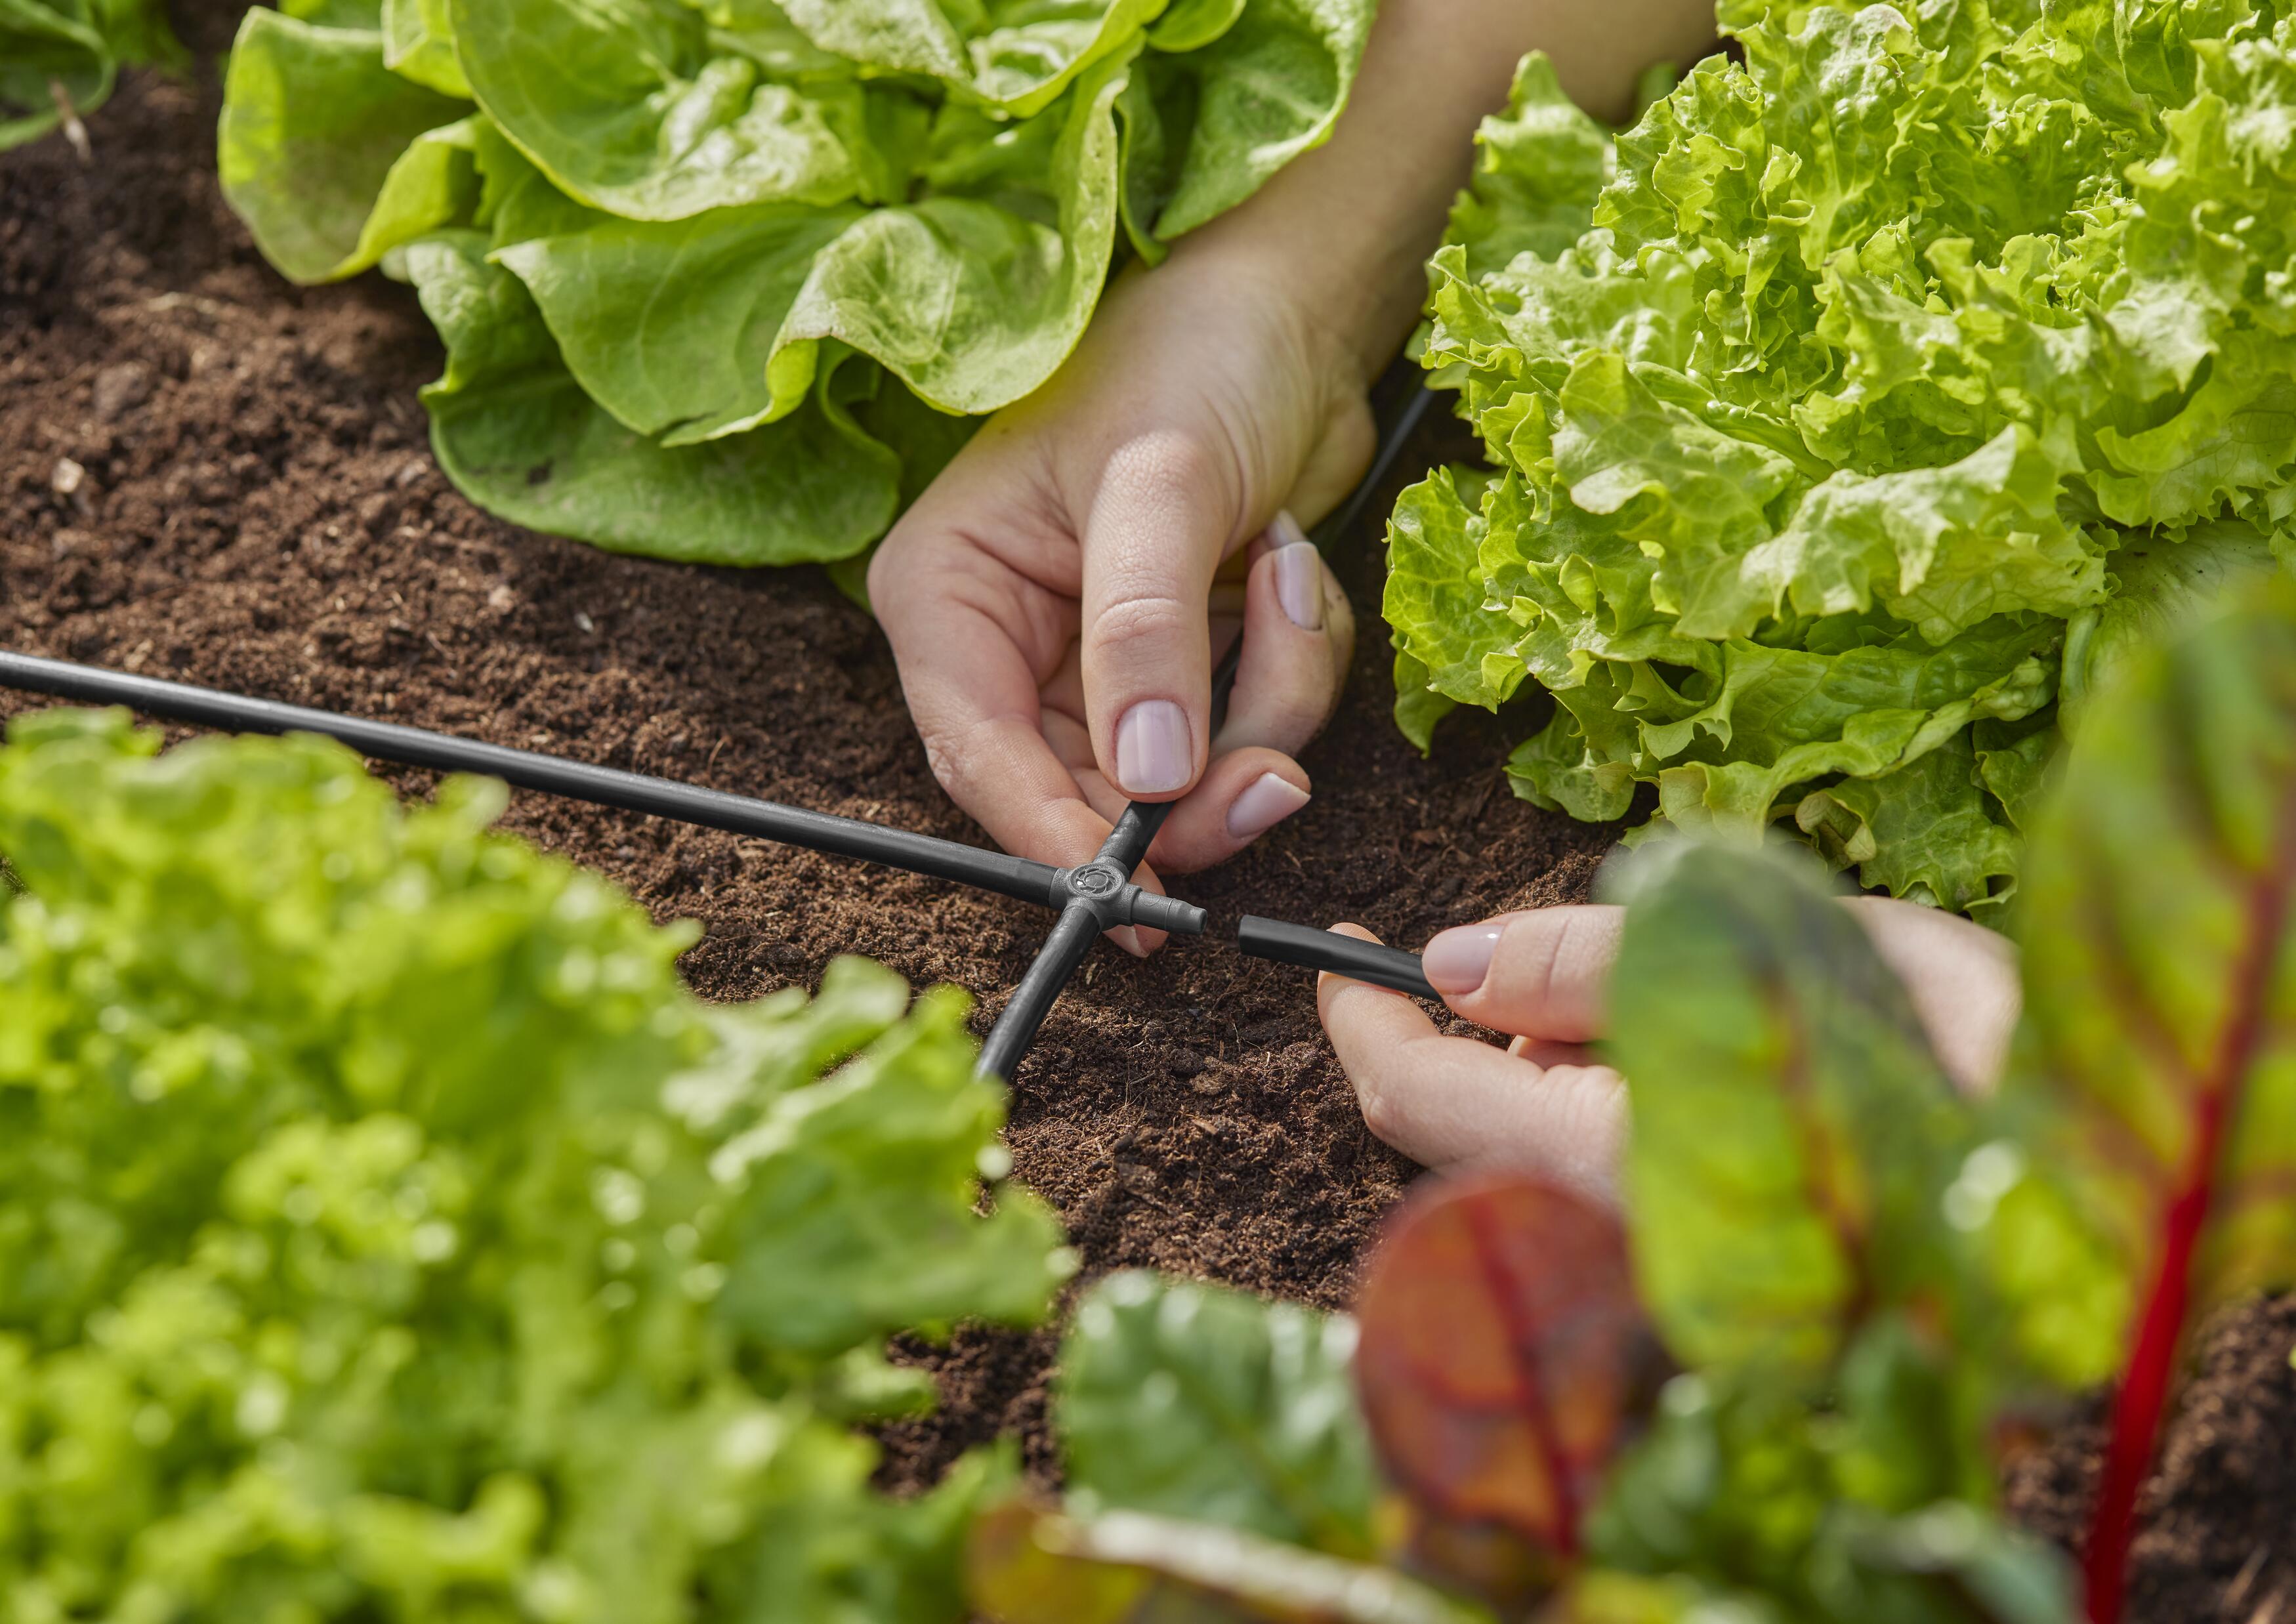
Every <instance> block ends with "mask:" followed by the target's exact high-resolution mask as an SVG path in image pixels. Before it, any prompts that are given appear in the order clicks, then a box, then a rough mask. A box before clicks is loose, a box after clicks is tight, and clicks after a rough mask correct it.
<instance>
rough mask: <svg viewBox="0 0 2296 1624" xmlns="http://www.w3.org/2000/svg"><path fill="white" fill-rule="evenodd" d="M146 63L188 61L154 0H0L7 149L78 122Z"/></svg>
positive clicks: (1, 126)
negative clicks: (123, 75)
mask: <svg viewBox="0 0 2296 1624" xmlns="http://www.w3.org/2000/svg"><path fill="white" fill-rule="evenodd" d="M147 64H151V65H157V66H160V67H163V68H181V67H183V66H184V64H185V58H184V48H183V46H182V45H178V44H177V43H176V37H175V35H174V34H173V33H171V32H170V31H169V30H168V16H167V11H166V9H165V7H163V6H161V5H160V4H156V3H155V0H0V152H6V151H7V150H8V149H9V148H10V147H13V146H21V145H22V144H24V143H25V142H27V141H36V140H37V139H38V138H39V137H41V136H42V135H46V134H47V133H48V132H49V131H50V130H53V129H55V128H57V127H59V126H72V127H76V126H77V121H78V119H80V118H82V117H84V116H85V115H86V114H88V113H92V112H94V111H95V110H96V109H97V108H99V107H101V106H102V105H103V104H104V103H105V102H107V101H108V100H110V99H111V87H112V86H113V84H114V83H115V82H116V81H117V80H118V78H119V70H120V69H122V68H123V67H136V66H143V65H147ZM75 139H76V140H80V141H84V140H86V135H84V134H83V135H78V136H76V137H75Z"/></svg>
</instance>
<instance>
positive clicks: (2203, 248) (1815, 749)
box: [1387, 0, 2296, 908]
mask: <svg viewBox="0 0 2296 1624" xmlns="http://www.w3.org/2000/svg"><path fill="white" fill-rule="evenodd" d="M1722 21H1723V24H1724V27H1725V29H1726V31H1727V32H1729V33H1730V34H1732V35H1733V36H1734V37H1735V38H1736V40H1737V42H1738V44H1739V45H1740V46H1741V47H1742V48H1743V62H1733V61H1728V60H1725V59H1723V58H1719V57H1718V58H1716V59H1713V60H1711V61H1710V62H1705V63H1702V64H1701V65H1700V66H1699V67H1698V68H1697V69H1695V70H1693V71H1692V72H1691V73H1690V74H1689V75H1687V76H1686V77H1685V78H1684V79H1683V80H1682V81H1681V83H1680V84H1679V85H1677V86H1676V87H1675V88H1674V89H1673V90H1672V92H1671V93H1669V94H1667V95H1666V96H1664V97H1663V98H1661V100H1659V101H1658V102H1656V103H1653V104H1652V106H1651V107H1650V108H1649V109H1648V110H1647V111H1645V112H1644V115H1643V117H1642V118H1641V119H1640V120H1639V121H1638V122H1637V123H1636V126H1635V127H1633V128H1632V129H1630V130H1628V131H1626V132H1625V133H1623V134H1620V135H1618V136H1617V137H1616V139H1615V141H1612V140H1610V139H1607V138H1606V137H1605V136H1604V135H1603V132H1601V131H1600V130H1599V129H1598V128H1597V127H1595V126H1594V125H1593V124H1592V123H1591V122H1589V121H1588V120H1587V119H1585V118H1583V117H1582V116H1580V115H1579V114H1578V113H1577V112H1575V111H1573V110H1571V109H1570V107H1569V106H1568V105H1567V103H1564V102H1563V100H1562V95H1561V93H1560V90H1559V88H1558V86H1556V84H1555V82H1554V76H1553V74H1552V71H1551V70H1548V69H1547V68H1546V66H1545V65H1544V64H1543V63H1540V62H1536V61H1534V62H1529V63H1527V64H1526V65H1525V68H1524V70H1523V71H1522V73H1521V77H1520V78H1519V81H1518V84H1517V86H1516V93H1515V99H1514V103H1513V107H1512V108H1511V109H1510V110H1509V111H1508V112H1507V113H1506V114H1505V115H1504V116H1502V117H1499V118H1496V119H1492V120H1490V121H1488V124H1487V125H1486V127H1485V128H1484V130H1483V132H1482V135H1481V136H1480V161H1479V164H1478V168H1477V172H1476V175H1475V178H1474V182H1473V185H1472V189H1471V191H1470V192H1469V193H1467V194H1466V195H1465V196H1464V197H1463V198H1462V199H1461V201H1460V203H1459V205H1458V207H1457V209H1456V211H1455V213H1454V216H1453V221H1452V230H1451V238H1450V241H1449V242H1448V243H1447V246H1446V247H1445V248H1444V249H1443V250H1441V252H1440V253H1439V255H1438V256H1437V258H1436V259H1435V260H1434V262H1433V264H1432V266H1431V295H1430V301H1429V306H1428V312H1429V317H1430V321H1429V325H1428V328H1427V331H1426V334H1425V349H1424V355H1425V359H1426V363H1427V365H1429V367H1430V368H1431V369H1432V370H1433V373H1434V380H1433V381H1435V382H1436V383H1437V384H1438V385H1439V386H1442V387H1447V388H1449V389H1453V390H1457V391H1458V394H1459V398H1460V408H1461V411H1462V413H1463V414H1464V415H1465V416H1466V417H1467V419H1468V420H1469V421H1470V422H1472V423H1473V425H1474V426H1475V427H1476V429H1477V430H1478V431H1480V436H1481V438H1482V440H1483V442H1484V446H1485V449H1486V452H1487V454H1488V456H1489V458H1490V461H1491V463H1493V464H1494V466H1495V469H1496V471H1497V472H1496V477H1493V478H1490V479H1489V480H1486V481H1481V482H1479V483H1478V484H1477V486H1476V488H1474V489H1473V490H1472V491H1471V492H1466V493H1465V494H1463V491H1464V487H1463V486H1462V484H1461V483H1460V482H1459V481H1458V480H1435V481H1431V482H1429V483H1427V484H1424V485H1422V486H1420V487H1417V488H1415V489H1413V490H1412V491H1410V492H1408V493H1406V496H1405V498H1404V501H1403V504H1402V506H1401V507H1400V508H1399V509H1398V514H1397V519H1396V523H1395V527H1394V529H1393V532H1392V543H1393V551H1394V566H1393V569H1392V570H1391V572H1390V586H1389V592H1388V602H1387V610H1388V617H1389V619H1390V624H1391V625H1392V627H1394V631H1395V636H1396V643H1397V648H1398V673H1399V677H1398V706H1399V709H1398V715H1399V717H1400V718H1401V719H1402V720H1403V722H1404V725H1405V726H1406V729H1408V730H1412V731H1413V732H1414V736H1415V737H1419V738H1422V739H1423V738H1424V736H1425V734H1426V733H1427V731H1428V730H1429V728H1430V727H1431V725H1432V717H1433V715H1434V714H1436V713H1438V712H1439V709H1440V708H1441V706H1442V705H1443V704H1445V703H1457V704H1479V705H1483V706H1486V707H1492V708H1496V707H1497V705H1498V704H1500V703H1502V702H1504V701H1505V700H1506V699H1507V698H1508V697H1510V695H1511V693H1512V692H1513V687H1514V685H1515V683H1516V682H1517V681H1518V680H1519V677H1520V675H1528V676H1529V677H1534V678H1536V680H1537V681H1538V684H1539V685H1540V686H1541V687H1543V688H1544V689H1546V691H1547V692H1548V693H1552V695H1553V696H1554V701H1555V710H1554V719H1553V721H1552V722H1551V723H1550V724H1549V725H1548V726H1547V727H1546V730H1545V731H1544V732H1542V733H1540V734H1538V736H1536V737H1535V738H1533V739H1532V740H1531V741H1529V742H1527V743H1526V744H1524V745H1523V746H1522V747H1521V749H1520V750H1517V751H1516V753H1515V756H1514V758H1513V761H1512V762H1511V763H1510V769H1511V773H1512V776H1513V781H1514V783H1515V785H1516V788H1517V790H1518V791H1519V792H1521V793H1522V794H1524V795H1526V796H1528V797H1529V798H1530V799H1532V800H1536V801H1538V802H1540V803H1541V804H1544V805H1547V806H1550V807H1555V808H1562V809H1564V810H1566V811H1568V812H1570V813H1571V814H1572V815H1574V816H1580V817H1587V818H1595V819H1608V818H1617V817H1622V816H1627V815H1628V813H1629V812H1630V811H1631V810H1632V809H1634V808H1635V807H1636V806H1637V805H1642V806H1651V805H1652V800H1651V799H1650V796H1649V791H1644V799H1642V800H1637V791H1638V790H1642V789H1643V786H1652V788H1653V789H1654V791H1655V798H1654V805H1655V810H1656V811H1657V813H1658V815H1659V816H1661V818H1663V819H1664V820H1666V821H1669V822H1671V823H1676V824H1684V825H1688V826H1696V827H1704V828H1715V829H1719V830H1724V831H1728V832H1733V833H1737V834H1740V835H1742V836H1746V837H1752V836H1754V835H1756V834H1758V833H1759V832H1760V831H1761V829H1762V828H1763V827H1764V826H1766V825H1767V824H1771V823H1779V822H1784V823H1790V824H1792V826H1794V827H1796V828H1798V829H1800V831H1801V832H1802V833H1805V834H1806V835H1808V836H1809V837H1810V838H1812V839H1813V840H1814V841H1816V844H1817V845H1818V847H1819V849H1821V850H1822V851H1824V852H1825V854H1826V855H1827V856H1828V857H1831V858H1832V859H1833V861H1834V862H1836V863H1837V864H1843V865H1856V866H1857V870H1858V873H1859V875H1860V877H1861V878H1862V879H1863V880H1864V882H1866V884H1868V885H1871V886H1878V887H1886V888H1887V889H1889V890H1892V891H1893V892H1895V893H1897V894H1898V895H1901V896H1910V897H1915V898H1923V899H1924V900H1929V901H1932V902H1938V903H1942V904H1945V905H1947V906H1953V907H1957V908H1982V907H1986V906H1991V905H1997V904H1998V903H1999V902H2001V901H2002V900H2003V899H2004V898H2006V897H2007V896H2008V894H2009V893H2010V891H2011V890H2012V889H2013V886H2014V884H2015V879H2016V874H2017V872H2018V868H2019V865H2020V854H2021V848H2022V840H2023V830H2022V824H2023V819H2024V816H2025V809H2026V808H2027V806H2028V804H2029V803H2030V798H2031V795H2032V792H2033V791H2034V789H2035V787H2036V786H2037V784H2038V782H2039V781H2040V778H2041V775H2042V774H2043V772H2044V770H2045V769H2046V766H2047V764H2048V761H2049V759H2050V758H2051V756H2052V754H2053V743H2054V739H2055V737H2056V735H2057V734H2058V732H2059V729H2060V726H2061V724H2062V723H2064V722H2075V721H2077V720H2078V718H2079V713H2080V709H2081V702H2082V700H2083V697H2084V696H2085V695H2086V694H2087V693H2089V692H2090V691H2092V690H2093V688H2094V687H2095V683H2096V681H2097V680H2098V677H2099V676H2100V674H2101V670H2102V668H2103V666H2109V665H2110V664H2112V661H2113V660H2114V659H2115V658H2116V654H2115V651H2116V650H2118V649H2120V648H2121V647H2122V646H2123V645H2124V644H2126V643H2127V641H2128V637H2129V636H2130V635H2131V633H2132V632H2135V631H2138V630H2144V631H2147V632H2150V631H2153V630H2157V629H2159V628H2160V627H2161V626H2162V625H2164V624H2165V623H2166V622H2168V621H2169V620H2172V619H2177V618H2180V617H2182V616H2184V615H2185V614H2187V613H2188V612H2189V611H2190V610H2191V609H2192V607H2193V606H2194V605H2195V604H2196V603H2200V602H2202V601H2203V600H2204V599H2206V598H2207V597H2208V596H2209V595H2210V593H2211V592H2213V591H2215V590H2219V589H2222V588H2223V587H2225V586H2229V585H2234V584H2237V583H2243V582H2249V583H2252V582H2253V581H2254V579H2255V578H2257V577H2258V576H2259V574H2260V573H2269V572H2271V571H2273V570H2275V569H2276V567H2277V566H2276V564H2275V563H2274V562H2273V561H2274V560H2275V559H2276V558H2277V557H2280V556H2283V555H2284V554H2286V552H2287V550H2288V549H2287V545H2286V541H2285V537H2286V536H2287V534H2288V531H2287V526H2288V523H2289V521H2290V519H2291V516H2292V515H2296V480H2292V479H2291V470H2292V469H2296V430H2292V428H2291V427H2290V425H2291V423H2292V422H2296V414H2292V412H2296V394H2292V392H2291V390H2290V387H2289V385H2288V383H2287V381H2286V380H2287V378H2288V377H2289V376H2290V374H2291V373H2292V371H2296V303H2292V301H2291V300H2290V299H2289V298H2288V295H2287V293H2286V291H2285V286H2284V283H2285V281H2286V276H2285V266H2286V262H2287V258H2288V255H2287V250H2286V248H2285V245H2284V242H2282V238H2281V234H2280V232H2279V227H2278V226H2275V225H2272V224H2270V222H2273V221H2276V220H2279V219H2284V218H2285V217H2287V215H2288V213H2289V211H2290V209H2291V207H2292V205H2296V144H2292V143H2291V141H2290V140H2289V138H2288V137H2287V135H2286V134H2285V127H2286V121H2285V120H2284V119H2282V118H2281V117H2280V116H2279V110H2280V109H2281V108H2283V107H2284V106H2285V105H2286V104H2287V103H2288V101H2289V100H2290V99H2291V97H2292V95H2296V34H2292V31H2291V26H2290V25H2289V24H2288V23H2287V22H2285V21H2277V20H2276V18H2275V17H2274V15H2273V14H2272V13H2269V12H2251V10H2249V9H2248V8H2247V7H2246V6H2244V5H2242V4H2237V3H2235V4H2229V5H2222V6H2213V5H2190V4H2182V3H2181V0H2173V3H2172V0H2137V3H2136V4H2132V5H2125V6H2121V7H2120V8H2117V9H2115V8H2111V7H2105V6H2102V5H2093V4H2080V5H2072V6H2066V7H2060V8H2053V9H2050V10H2048V11H2046V12H2044V11H2043V10H2042V9H2040V8H2038V7H2030V6H2027V5H2024V4H2018V3H2017V0H1973V3H1972V4H1962V5H1957V6H1953V7H1936V8H1923V9H1918V10H1917V9H1915V8H1913V7H1898V6H1895V5H1891V4H1869V5H1863V6H1860V5H1853V4H1736V3H1734V4H1729V5H1726V6H1725V7H1724V9H1723V16H1722ZM1431 537H1441V538H1444V540H1445V542H1446V544H1447V545H1444V546H1442V547H1439V548H1437V547H1432V546H1431V545H1430V538H1431ZM2100 662H2102V663H2101V664H2100ZM2061 695H2062V711H2061V709H2060V696H2061Z"/></svg>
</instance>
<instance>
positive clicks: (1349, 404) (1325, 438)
mask: <svg viewBox="0 0 2296 1624" xmlns="http://www.w3.org/2000/svg"><path fill="white" fill-rule="evenodd" d="M1378 451H1379V422H1378V420H1377V419H1376V418H1375V417H1374V415H1373V414H1372V409H1371V402H1370V400H1368V399H1367V398H1365V397H1364V396H1363V395H1361V394H1357V393H1353V392H1350V393H1347V394H1343V395H1341V396H1340V397H1339V398H1336V399H1334V400H1333V402H1332V403H1331V406H1329V407H1328V408H1327V410H1326V411H1325V413H1324V430H1323V432H1322V433H1321V434H1319V435H1318V436H1317V437H1316V445H1315V449H1314V450H1312V451H1311V452H1309V453H1308V462H1307V465H1306V466H1305V467H1303V468H1302V469H1300V477H1299V478H1298V479H1297V480H1293V481H1292V488H1291V490H1290V491H1289V492H1288V493H1286V495H1285V496H1284V498H1283V505H1284V507H1285V509H1286V510H1288V511H1289V512H1291V513H1296V514H1298V515H1299V518H1300V522H1301V523H1302V524H1314V523H1316V521H1319V520H1321V519H1322V518H1323V517H1324V515H1325V514H1326V513H1330V512H1331V511H1332V510H1333V508H1335V507H1337V506H1339V504H1341V503H1342V502H1344V501H1346V500H1347V499H1348V497H1349V496H1350V495H1351V494H1352V493H1353V492H1354V490H1355V488H1356V487H1357V485H1358V484H1360V483H1361V482H1362V480H1363V477H1364V473H1365V470H1367V469H1369V468H1370V466H1371V460H1372V458H1373V457H1374V455H1377V454H1378Z"/></svg>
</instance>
